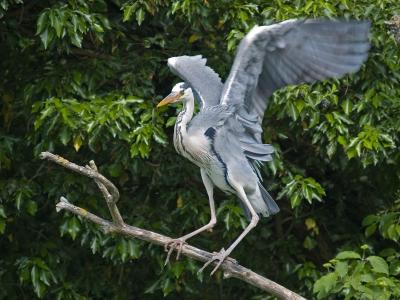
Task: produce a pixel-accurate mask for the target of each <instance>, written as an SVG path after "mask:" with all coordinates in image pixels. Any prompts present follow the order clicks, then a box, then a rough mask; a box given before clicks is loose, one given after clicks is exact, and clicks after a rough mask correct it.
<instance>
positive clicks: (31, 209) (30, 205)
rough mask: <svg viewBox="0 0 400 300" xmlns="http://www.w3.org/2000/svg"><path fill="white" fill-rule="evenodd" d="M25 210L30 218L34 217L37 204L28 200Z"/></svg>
mask: <svg viewBox="0 0 400 300" xmlns="http://www.w3.org/2000/svg"><path fill="white" fill-rule="evenodd" d="M26 210H27V212H28V213H29V214H30V215H31V216H34V215H36V212H37V210H38V207H37V203H36V202H35V201H32V200H29V201H28V203H27V206H26Z"/></svg>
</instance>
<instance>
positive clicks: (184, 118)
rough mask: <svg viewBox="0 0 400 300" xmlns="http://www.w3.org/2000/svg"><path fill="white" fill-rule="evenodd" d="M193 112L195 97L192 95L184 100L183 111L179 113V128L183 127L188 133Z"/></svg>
mask: <svg viewBox="0 0 400 300" xmlns="http://www.w3.org/2000/svg"><path fill="white" fill-rule="evenodd" d="M193 112H194V97H193V94H192V93H190V95H189V96H188V97H187V98H186V99H184V100H183V109H182V111H181V112H180V113H179V116H178V120H177V122H178V121H179V123H180V124H179V126H180V127H181V130H182V131H184V132H185V133H186V128H187V124H188V123H189V122H190V120H191V119H192V118H193Z"/></svg>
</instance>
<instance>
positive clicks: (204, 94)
mask: <svg viewBox="0 0 400 300" xmlns="http://www.w3.org/2000/svg"><path fill="white" fill-rule="evenodd" d="M206 62H207V59H205V58H202V56H201V55H196V56H178V57H171V58H169V59H168V66H169V68H170V69H171V71H172V73H174V74H175V75H177V76H179V77H180V78H182V79H183V80H184V81H185V82H186V83H188V84H189V85H190V86H191V88H192V90H193V91H194V93H195V98H196V100H197V101H198V103H199V105H200V109H203V108H205V107H209V106H214V105H218V104H219V103H220V97H221V91H222V88H223V84H222V81H221V78H220V77H219V75H218V74H217V73H216V72H215V71H214V70H213V69H211V68H210V67H208V66H206Z"/></svg>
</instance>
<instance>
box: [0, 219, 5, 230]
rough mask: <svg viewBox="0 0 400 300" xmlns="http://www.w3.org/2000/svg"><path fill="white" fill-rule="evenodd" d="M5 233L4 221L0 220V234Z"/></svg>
mask: <svg viewBox="0 0 400 300" xmlns="http://www.w3.org/2000/svg"><path fill="white" fill-rule="evenodd" d="M5 231H6V220H4V219H1V220H0V234H3V233H4V232H5Z"/></svg>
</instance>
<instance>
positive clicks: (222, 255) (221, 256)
mask: <svg viewBox="0 0 400 300" xmlns="http://www.w3.org/2000/svg"><path fill="white" fill-rule="evenodd" d="M229 254H230V253H228V252H226V251H225V249H224V248H222V249H221V251H219V252H213V256H212V257H211V258H210V259H209V260H208V261H207V262H206V263H205V264H204V266H203V267H202V268H201V269H200V270H199V273H200V272H203V270H204V269H205V268H207V266H208V265H210V264H211V263H212V262H214V261H218V263H217V265H216V266H215V268H214V269H213V270H212V271H211V273H210V276H212V275H213V274H214V273H215V271H217V270H218V268H219V267H220V266H221V264H222V263H223V262H224V261H225V260H230V261H232V262H233V263H234V264H237V261H236V259H233V258H230V257H228V255H229Z"/></svg>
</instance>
